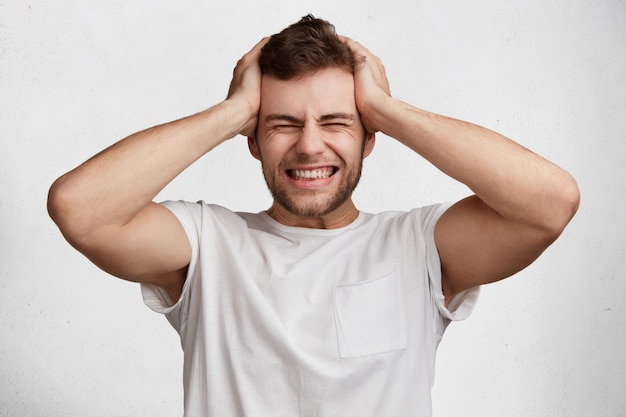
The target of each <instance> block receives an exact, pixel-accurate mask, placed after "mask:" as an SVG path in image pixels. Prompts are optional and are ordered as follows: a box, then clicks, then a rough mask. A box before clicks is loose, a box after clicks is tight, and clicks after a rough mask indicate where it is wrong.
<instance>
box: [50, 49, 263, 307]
mask: <svg viewBox="0 0 626 417" xmlns="http://www.w3.org/2000/svg"><path fill="white" fill-rule="evenodd" d="M264 43H265V40H263V41H261V42H260V43H259V44H257V45H256V46H255V47H254V48H253V49H252V50H251V51H250V52H249V53H248V54H246V55H245V56H244V57H243V58H242V59H241V60H240V61H239V63H238V65H237V68H236V69H235V73H234V76H233V81H232V83H231V87H230V91H229V95H228V98H227V99H226V100H225V101H223V102H222V103H220V104H218V105H216V106H214V107H212V108H210V109H208V110H205V111H203V112H200V113H198V114H195V115H193V116H189V117H186V118H183V119H181V120H177V121H174V122H170V123H167V124H163V125H160V126H156V127H153V128H150V129H147V130H144V131H141V132H138V133H135V134H133V135H131V136H129V137H127V138H125V139H123V140H121V141H119V142H117V143H116V144H114V145H113V146H111V147H109V148H108V149H105V150H104V151H102V152H100V153H99V154H97V155H96V156H94V157H93V158H91V159H89V160H88V161H86V162H85V163H83V164H82V165H80V166H79V167H77V168H76V169H74V170H72V171H70V172H68V173H67V174H65V175H63V176H62V177H60V178H59V179H57V180H56V181H55V182H54V184H53V185H52V187H51V188H50V193H49V197H48V211H49V213H50V215H51V217H52V219H53V220H54V221H55V222H56V223H57V225H58V226H59V228H60V230H61V232H62V233H63V235H64V236H65V238H66V239H67V240H68V241H69V242H70V243H71V244H72V245H73V246H74V247H76V248H77V249H78V250H79V251H80V252H82V253H83V254H84V255H85V256H87V257H88V258H89V259H90V260H91V261H93V262H94V263H95V264H96V265H97V266H99V267H100V268H102V269H103V270H105V271H107V272H109V273H111V274H113V275H115V276H118V277H120V278H123V279H127V280H131V281H137V282H146V283H152V284H155V285H159V286H161V287H163V288H165V289H166V290H167V291H168V292H169V293H170V295H172V297H173V298H174V299H176V298H178V296H179V294H180V291H181V289H182V285H183V283H184V278H185V271H186V268H187V265H188V264H189V261H190V257H191V248H190V247H189V242H188V240H187V237H186V235H185V233H184V231H183V229H182V226H181V225H180V224H179V223H178V221H177V220H176V218H175V217H174V215H173V214H172V213H170V212H169V211H168V210H167V209H165V208H163V207H161V206H160V205H158V204H156V203H153V202H152V199H153V198H154V197H155V196H156V195H157V194H158V193H159V191H161V190H162V189H163V187H165V185H167V184H168V183H169V182H170V181H171V180H172V179H174V178H175V177H176V176H177V175H178V174H180V173H181V172H182V171H183V170H184V169H185V168H187V167H188V166H189V165H191V164H192V163H193V162H195V161H196V160H197V159H198V158H200V157H201V156H202V155H204V154H205V153H207V152H209V151H210V150H211V149H213V148H214V147H216V146H218V145H219V144H220V143H222V142H224V141H225V140H227V139H229V138H232V137H234V136H236V135H237V134H239V133H241V134H243V135H253V132H254V129H255V127H256V122H257V120H256V119H257V113H258V107H259V100H260V97H259V95H260V78H261V74H260V69H259V68H258V62H257V60H258V55H259V52H260V49H261V47H262V46H263V44H264Z"/></svg>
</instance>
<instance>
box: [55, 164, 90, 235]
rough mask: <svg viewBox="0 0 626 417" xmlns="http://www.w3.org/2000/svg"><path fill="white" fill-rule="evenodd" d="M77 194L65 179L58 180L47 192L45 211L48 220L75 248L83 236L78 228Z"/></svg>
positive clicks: (82, 232) (82, 229) (82, 231)
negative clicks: (46, 211) (49, 219)
mask: <svg viewBox="0 0 626 417" xmlns="http://www.w3.org/2000/svg"><path fill="white" fill-rule="evenodd" d="M77 194H78V193H77V192H75V191H73V190H72V189H71V187H70V186H69V184H68V183H67V181H66V177H65V176H62V177H60V178H58V179H57V180H56V181H55V182H54V183H53V184H52V185H51V186H50V190H49V191H48V200H47V209H48V214H49V215H50V218H51V219H52V221H54V223H56V225H57V226H58V227H59V230H60V231H61V233H62V234H63V236H64V237H65V239H67V241H68V242H69V243H70V244H71V245H72V246H75V247H76V246H77V245H78V244H79V242H80V240H81V236H82V235H84V228H81V227H80V223H81V222H80V220H79V219H80V216H79V215H78V213H79V202H80V198H78V196H77Z"/></svg>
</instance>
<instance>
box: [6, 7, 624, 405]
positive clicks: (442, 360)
mask: <svg viewBox="0 0 626 417" xmlns="http://www.w3.org/2000/svg"><path fill="white" fill-rule="evenodd" d="M309 12H311V13H314V14H315V15H317V16H319V17H323V18H326V19H328V20H330V21H331V22H333V23H334V24H335V25H336V27H337V30H338V32H340V33H342V34H345V35H348V36H351V37H353V38H355V39H357V40H358V41H360V42H361V43H363V44H364V45H365V46H367V47H368V48H369V49H370V50H371V51H372V52H374V53H375V54H376V55H378V56H380V57H381V59H382V60H383V62H384V63H385V65H386V67H387V72H388V76H389V79H390V82H391V88H392V92H393V94H394V95H395V96H397V97H398V98H400V99H402V100H405V101H408V102H410V103H412V104H414V105H416V106H419V107H422V108H426V109H428V110H431V111H435V112H438V113H443V114H446V115H449V116H453V117H456V118H460V119H464V120H469V121H472V122H474V123H477V124H480V125H483V126H486V127H489V128H491V129H494V130H497V131H499V132H501V133H503V134H505V135H507V136H509V137H511V138H513V139H514V140H516V141H518V142H520V143H521V144H523V145H524V146H526V147H528V148H530V149H532V150H534V151H536V152H537V153H539V154H541V155H544V156H546V157H547V158H548V159H550V160H552V161H554V162H555V163H557V164H559V165H561V166H563V167H565V168H566V169H567V170H569V171H570V172H572V174H573V175H574V176H575V178H576V179H577V180H578V182H579V186H580V189H581V193H582V204H581V207H580V210H579V212H578V214H577V216H576V217H575V218H574V220H573V221H572V223H571V224H570V226H569V227H568V228H567V230H566V231H565V233H564V234H563V236H562V237H561V238H560V239H559V240H558V241H557V242H556V243H555V244H554V245H553V246H552V247H550V248H549V249H548V250H547V251H546V253H545V254H544V255H543V257H542V258H540V260H538V261H537V262H536V263H535V264H533V265H532V266H531V267H529V268H527V269H526V270H524V271H522V272H521V273H519V274H517V275H516V276H514V277H512V278H510V279H508V280H506V281H503V282H501V283H498V284H494V285H491V286H487V287H484V288H483V292H482V296H481V299H480V302H479V304H478V306H477V308H476V310H475V312H474V314H473V315H472V316H471V317H470V318H469V319H468V320H466V321H465V322H462V323H455V324H453V325H452V326H451V327H450V328H449V329H448V332H447V334H446V335H445V336H444V340H443V342H442V344H441V346H440V350H439V355H438V362H437V375H436V382H435V387H434V390H433V397H434V411H435V416H437V417H451V416H504V415H506V416H509V417H528V416H568V417H589V416H609V417H615V416H626V395H624V393H625V392H626V355H625V354H624V352H625V351H626V340H625V336H626V309H625V307H624V295H625V294H626V281H625V280H624V275H625V274H624V269H625V268H626V256H625V249H626V245H625V242H624V238H623V234H624V231H625V227H624V226H625V222H624V210H625V209H624V203H625V202H626V201H625V200H626V199H625V196H626V187H625V182H626V181H625V176H626V175H625V174H626V169H625V168H624V162H625V161H626V145H625V144H626V133H625V132H626V83H625V82H624V76H625V75H626V3H624V2H623V1H621V0H604V1H602V0H598V1H581V0H553V1H544V0H530V1H524V2H522V1H517V0H515V1H513V0H508V1H498V2H495V1H490V0H476V1H467V0H445V1H425V0H411V1H408V0H402V1H400V0H395V1H387V2H381V1H372V0H361V1H356V0H350V1H343V2H337V1H335V0H333V1H319V0H317V1H301V2H294V1H287V0H282V1H273V2H260V1H257V0H246V1H238V0H232V1H219V2H217V1H163V0H155V1H147V0H146V1H132V0H131V1H129V0H124V1H122V0H119V1H116V0H107V1H102V0H97V1H96V0H73V1H64V2H51V1H41V0H33V1H30V2H22V1H14V2H8V1H0V64H1V67H0V140H1V141H2V142H1V145H2V152H0V184H1V187H2V188H1V196H0V215H1V219H2V220H1V221H2V223H1V229H0V245H1V246H0V415H1V416H29V417H32V416H64V417H71V416H80V417H83V416H107V417H108V416H177V415H182V383H181V380H182V352H181V351H180V345H179V342H178V338H177V335H176V333H175V331H174V330H173V329H172V328H171V327H170V326H169V324H168V323H167V322H166V320H165V319H164V318H163V317H162V316H159V315H158V314H155V313H153V312H151V311H150V310H149V309H148V308H147V307H145V306H144V305H143V303H142V301H141V297H140V292H139V288H138V286H137V285H136V284H133V283H128V282H124V281H121V280H117V279H114V278H112V277H110V276H108V275H106V274H105V273H103V272H101V271H99V270H98V269H96V268H95V267H94V266H92V265H91V264H90V263H89V262H88V261H87V260H86V259H84V258H83V257H82V256H81V255H80V254H79V253H77V252H76V251H74V250H73V249H72V248H71V247H70V246H69V245H67V244H66V243H65V241H64V240H63V238H62V236H61V235H60V233H59V232H58V230H57V229H56V227H55V225H54V224H53V223H52V221H50V219H49V218H48V216H47V213H46V195H47V190H48V187H49V186H50V184H51V183H52V181H53V180H54V179H55V178H56V177H58V176H59V175H61V174H62V173H64V172H66V171H68V170H70V169H71V168H73V167H74V166H76V165H78V164H79V163H80V162H82V161H84V160H85V159H87V158H88V157H90V156H91V155H93V154H95V153H96V152H98V151H99V150H101V149H103V148H105V147H106V146H108V145H110V144H112V143H113V142H115V141H117V140H118V139H121V138H123V137H124V136H127V135H128V134H131V133H133V132H135V131H137V130H140V129H143V128H146V127H149V126H152V125H155V124H158V123H162V122H166V121H169V120H172V119H176V118H179V117H182V116H185V115H188V114H191V113H194V112H197V111H199V110H202V109H204V108H206V107H208V106H210V105H212V104H215V103H217V102H218V101H220V100H222V99H223V98H224V96H225V95H226V92H227V89H228V83H229V81H230V75H231V73H232V68H233V67H234V65H235V63H236V61H237V60H238V59H239V57H240V56H241V55H243V54H244V53H245V52H246V51H248V50H249V49H250V48H251V47H252V45H253V44H254V43H256V42H257V41H258V40H259V39H260V38H261V37H262V36H265V35H269V34H272V33H275V32H277V31H279V30H281V29H282V28H283V27H285V26H287V25H288V24H290V23H292V22H295V21H297V20H298V19H299V18H300V17H301V16H303V15H305V14H307V13H309ZM467 194H468V190H467V189H466V188H465V187H464V186H463V185H460V184H457V183H455V182H454V181H452V180H450V179H448V178H447V177H445V176H444V175H442V174H441V173H439V172H437V171H436V170H435V169H434V168H432V167H431V166H430V165H429V164H428V163H426V162H424V161H423V160H422V159H421V158H420V157H419V156H417V155H415V154H413V153H412V152H410V151H409V150H408V149H407V148H404V147H402V146H401V145H400V144H398V143H397V142H395V141H394V140H393V139H390V138H387V137H384V136H382V135H379V136H378V142H377V148H376V149H375V151H374V153H373V154H372V156H371V157H370V158H368V159H367V160H366V161H365V166H364V176H363V180H362V183H361V184H360V185H359V188H358V189H357V192H356V195H355V199H356V201H357V203H358V205H359V207H360V208H361V209H362V210H365V211H370V212H378V211H381V210H389V209H401V210H404V209H409V208H411V207H415V206H419V205H424V204H430V203H434V202H438V201H448V200H456V199H458V198H460V197H463V196H465V195H467ZM166 198H167V199H187V200H194V201H195V200H199V199H204V200H206V201H210V202H214V203H218V204H222V205H225V206H227V207H229V208H232V209H234V210H243V211H260V210H263V209H265V208H267V207H268V206H269V203H270V197H269V194H268V192H267V191H266V188H265V184H264V182H263V180H262V177H261V172H260V168H259V166H258V163H257V162H256V161H255V160H253V159H252V157H251V156H250V155H249V154H248V152H247V148H246V145H245V140H244V139H243V138H241V137H238V138H236V139H234V140H232V141H229V142H227V143H226V144H224V145H222V146H221V147H219V148H218V149H216V150H215V151H214V152H213V153H211V154H209V155H207V156H205V157H204V158H203V159H202V160H201V161H199V162H198V163H197V164H195V165H194V166H192V167H191V168H189V169H188V170H187V171H186V172H185V173H183V175H181V176H180V177H179V178H177V179H176V180H175V181H174V182H173V183H172V184H171V185H170V186H168V187H167V188H166V189H165V190H164V191H163V192H162V194H161V195H160V196H159V199H166Z"/></svg>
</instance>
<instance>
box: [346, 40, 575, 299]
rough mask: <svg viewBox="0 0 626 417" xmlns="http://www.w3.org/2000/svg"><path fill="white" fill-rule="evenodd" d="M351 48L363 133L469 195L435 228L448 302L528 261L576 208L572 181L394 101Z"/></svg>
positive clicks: (505, 143) (504, 145)
mask: <svg viewBox="0 0 626 417" xmlns="http://www.w3.org/2000/svg"><path fill="white" fill-rule="evenodd" d="M349 42H350V45H351V46H352V48H353V50H354V51H355V52H356V54H357V56H364V57H365V62H364V64H363V65H362V66H361V67H360V68H358V69H357V71H355V84H356V93H355V94H356V99H357V106H358V108H359V111H360V112H361V115H362V117H363V121H364V123H365V125H366V127H367V128H368V130H370V131H382V132H383V133H385V134H386V135H388V136H391V137H393V138H395V139H397V140H398V141H400V142H401V143H403V144H404V145H406V146H408V147H409V148H411V149H412V150H413V151H415V152H417V153H418V154H420V155H421V156H422V157H424V158H425V159H427V160H428V161H430V162H431V163H432V164H433V165H435V166H436V167H437V168H439V169H440V170H441V171H443V172H444V173H446V174H447V175H449V176H451V177H452V178H455V179H456V180H458V181H460V182H462V183H464V184H466V185H467V186H468V187H469V188H470V189H471V190H472V191H473V192H474V193H475V195H474V196H471V197H468V198H466V199H464V200H461V201H459V202H458V203H456V204H455V205H454V206H453V207H451V208H450V209H449V210H448V211H447V212H446V213H445V214H444V215H443V216H442V217H441V219H440V220H439V222H438V223H437V226H436V228H435V241H436V244H437V249H438V251H439V255H440V258H441V263H442V285H443V288H444V294H445V295H446V298H447V299H448V300H450V299H451V298H453V297H454V295H456V294H458V293H459V292H461V291H463V290H465V289H468V288H471V287H473V286H476V285H480V284H485V283H489V282H494V281H497V280H500V279H502V278H506V277H508V276H510V275H512V274H514V273H515V272H517V271H519V270H521V269H522V268H524V267H526V266H527V265H529V264H530V263H531V262H532V261H534V260H535V259H536V258H537V257H538V256H539V255H540V254H541V253H542V252H543V251H544V250H545V249H546V248H547V247H548V246H549V245H550V244H551V243H552V242H553V241H554V240H555V239H556V238H557V237H558V236H559V235H560V234H561V232H562V231H563V229H564V228H565V226H566V225H567V223H568V222H569V220H570V219H571V218H572V216H573V215H574V213H575V212H576V209H577V208H578V203H579V193H578V187H577V185H576V182H575V181H574V180H573V178H572V177H571V176H570V175H569V174H568V173H567V172H565V171H564V170H563V169H561V168H559V167H558V166H556V165H554V164H552V163H551V162H549V161H547V160H546V159H544V158H542V157H540V156H538V155H536V154H534V153H532V152H531V151H529V150H527V149H525V148H524V147H522V146H520V145H519V144H517V143H515V142H513V141H511V140H510V139H507V138H505V137H504V136H502V135H500V134H498V133H496V132H493V131H491V130H488V129H485V128H483V127H480V126H476V125H473V124H471V123H467V122H463V121H460V120H455V119H451V118H448V117H445V116H440V115H437V114H433V113H430V112H427V111H425V110H421V109H418V108H416V107H413V106H411V105H408V104H406V103H403V102H401V101H399V100H396V99H394V98H393V97H391V95H390V94H389V87H388V83H387V79H386V76H385V71H384V67H383V65H382V63H381V62H380V60H379V59H378V58H376V57H375V56H373V55H372V54H371V53H370V52H369V51H367V49H365V48H364V47H363V46H361V45H359V44H358V43H356V42H354V41H349Z"/></svg>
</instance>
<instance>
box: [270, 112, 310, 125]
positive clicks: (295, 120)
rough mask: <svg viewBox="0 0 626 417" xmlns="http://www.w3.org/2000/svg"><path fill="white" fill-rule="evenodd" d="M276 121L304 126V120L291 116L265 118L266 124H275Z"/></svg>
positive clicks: (274, 115) (271, 115) (275, 115)
mask: <svg viewBox="0 0 626 417" xmlns="http://www.w3.org/2000/svg"><path fill="white" fill-rule="evenodd" d="M276 120H278V121H283V122H290V123H295V124H304V120H302V119H298V118H297V117H294V116H289V115H288V114H268V115H267V116H266V117H265V122H266V123H269V122H273V121H276Z"/></svg>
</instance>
